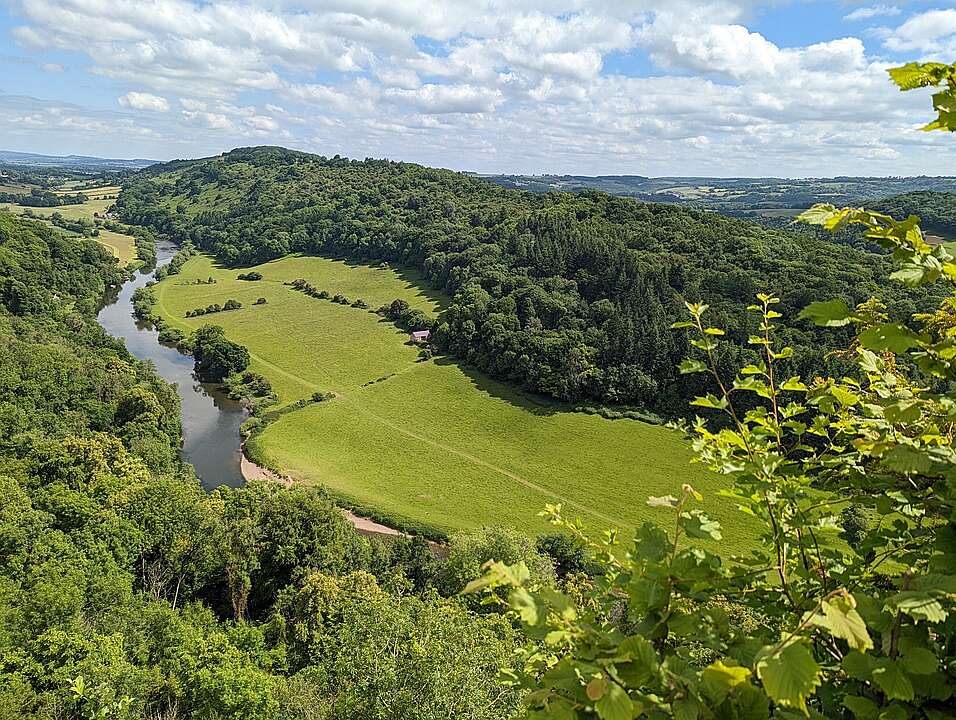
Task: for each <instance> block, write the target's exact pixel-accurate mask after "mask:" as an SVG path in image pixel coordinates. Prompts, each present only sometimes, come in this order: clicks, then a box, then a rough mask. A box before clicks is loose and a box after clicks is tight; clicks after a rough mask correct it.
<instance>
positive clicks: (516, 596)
mask: <svg viewBox="0 0 956 720" xmlns="http://www.w3.org/2000/svg"><path fill="white" fill-rule="evenodd" d="M508 605H510V606H511V609H512V610H514V611H515V612H516V613H518V617H520V618H521V621H522V622H523V623H525V624H526V625H538V624H539V623H541V622H542V621H543V620H544V619H545V618H546V617H547V609H546V608H544V607H543V606H542V604H541V603H540V602H538V600H537V598H535V597H534V595H532V594H531V593H529V592H528V591H527V590H525V589H524V588H523V587H519V588H515V589H514V590H512V591H511V592H510V593H509V595H508Z"/></svg>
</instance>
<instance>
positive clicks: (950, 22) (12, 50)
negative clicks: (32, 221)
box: [0, 0, 956, 177]
mask: <svg viewBox="0 0 956 720" xmlns="http://www.w3.org/2000/svg"><path fill="white" fill-rule="evenodd" d="M910 60H924V61H925V60H937V61H943V62H953V61H956V0H885V1H879V2H870V1H869V0H867V1H866V2H859V1H856V0H853V1H851V0H846V1H841V0H819V1H817V0H791V1H787V0H769V1H768V0H763V1H760V0H703V1H693V0H592V1H590V2H583V1H582V0H322V1H320V0H298V1H297V2H287V1H286V0H274V1H272V2H247V1H241V0H198V1H194V0H0V149H5V150H18V151H24V152H40V153H47V154H82V155H99V156H104V157H120V158H133V157H140V158H150V159H157V160H167V159H172V158H188V157H202V156H209V155H215V154H218V153H221V152H224V151H227V150H230V149H232V148H234V147H240V146H248V145H283V146H286V147H291V148H296V149H300V150H305V151H308V152H314V153H318V154H322V155H328V156H331V155H335V154H339V155H343V156H347V157H353V158H365V157H376V158H381V157H387V158H390V159H394V160H406V161H411V162H420V163H424V164H427V165H434V166H439V167H447V168H453V169H457V170H470V171H476V172H483V173H496V172H501V173H536V174H540V173H557V174H586V175H600V174H631V175H710V176H725V177H726V176H777V177H781V176H782V177H822V176H833V175H918V174H925V175H941V174H948V175H952V174H956V137H953V136H952V135H951V134H948V133H939V132H937V133H925V132H921V131H920V129H919V128H920V127H921V126H922V125H923V124H925V123H926V122H928V121H929V120H930V119H931V118H932V108H931V99H930V93H929V91H913V92H908V93H905V94H903V93H900V92H899V91H898V90H897V89H896V88H895V87H894V86H893V85H892V84H891V83H890V82H889V80H888V77H887V74H886V69H887V68H888V67H892V66H894V65H898V64H902V63H904V62H907V61H910Z"/></svg>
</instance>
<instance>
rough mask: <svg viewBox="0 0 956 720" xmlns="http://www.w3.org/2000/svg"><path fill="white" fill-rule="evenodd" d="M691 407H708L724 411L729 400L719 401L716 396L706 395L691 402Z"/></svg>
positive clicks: (722, 399)
mask: <svg viewBox="0 0 956 720" xmlns="http://www.w3.org/2000/svg"><path fill="white" fill-rule="evenodd" d="M690 404H691V405H696V406H697V407H706V408H714V409H715V410H723V409H724V408H726V407H727V398H721V399H719V400H718V399H717V397H716V396H715V395H706V396H704V397H696V398H694V399H693V400H691V401H690Z"/></svg>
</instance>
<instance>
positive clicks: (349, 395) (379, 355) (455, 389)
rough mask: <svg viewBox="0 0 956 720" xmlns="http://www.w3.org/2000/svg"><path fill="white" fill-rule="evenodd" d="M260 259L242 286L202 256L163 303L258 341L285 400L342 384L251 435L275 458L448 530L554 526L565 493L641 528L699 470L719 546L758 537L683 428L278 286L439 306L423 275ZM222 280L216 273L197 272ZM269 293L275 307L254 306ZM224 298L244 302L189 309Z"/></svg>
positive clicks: (260, 367)
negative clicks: (464, 358) (488, 365)
mask: <svg viewBox="0 0 956 720" xmlns="http://www.w3.org/2000/svg"><path fill="white" fill-rule="evenodd" d="M256 269H257V270H259V271H260V272H261V273H262V274H263V276H264V279H263V280H261V281H258V282H245V281H240V280H236V279H235V278H236V275H237V274H238V272H239V271H237V270H227V269H223V268H220V267H218V266H217V265H215V264H214V263H213V262H212V261H211V260H210V259H209V258H207V257H204V256H200V257H196V258H192V259H191V260H189V261H188V262H187V263H186V265H185V266H184V268H183V271H182V273H180V274H179V275H175V276H172V277H169V278H167V279H166V280H164V281H163V282H162V283H160V284H159V285H158V288H157V307H156V309H157V310H158V311H159V312H160V313H161V314H162V315H163V316H164V317H166V318H167V319H168V320H169V322H170V323H171V324H172V325H173V326H176V327H179V328H181V329H184V330H185V329H193V328H196V327H198V326H199V325H201V324H203V323H205V322H210V323H215V324H218V325H222V327H223V328H225V330H226V332H227V334H228V335H229V337H231V338H232V339H234V340H236V341H237V342H241V343H243V344H244V345H246V346H247V347H248V348H249V351H250V353H251V354H252V358H253V369H255V370H257V371H259V372H262V373H263V374H264V375H266V376H268V377H269V379H270V380H271V381H272V382H273V385H274V387H275V389H276V390H277V392H278V393H279V396H280V402H282V403H289V402H291V401H294V400H298V399H301V398H304V397H309V396H310V395H311V394H312V393H313V392H315V391H317V390H321V391H333V392H335V393H336V395H337V397H336V398H335V399H333V400H327V401H323V402H321V403H317V404H311V405H309V406H307V407H305V408H303V409H299V410H295V411H293V412H289V413H287V414H285V415H283V416H282V417H280V418H279V419H278V420H276V421H275V422H273V423H272V424H271V425H269V426H268V427H267V429H266V430H265V431H264V432H263V433H261V434H260V435H258V436H256V437H255V438H254V439H253V440H252V441H251V442H252V448H251V449H252V451H253V453H254V454H255V455H256V456H257V457H258V458H260V459H263V460H264V461H265V462H266V463H267V464H269V465H270V466H272V467H276V468H278V469H281V470H282V471H283V472H284V473H287V474H289V475H291V476H292V477H293V478H295V479H296V480H299V481H302V482H307V483H321V484H324V485H325V486H327V487H329V488H330V489H331V490H333V491H334V492H336V493H338V494H340V495H343V496H346V497H347V498H349V499H350V500H352V501H354V502H356V503H358V504H361V505H364V506H370V507H374V508H377V509H379V510H380V511H382V512H383V513H385V514H386V515H391V516H393V517H399V518H402V519H407V520H411V521H414V522H418V523H424V524H427V525H430V526H433V527H436V528H440V529H442V530H455V529H460V528H471V527H476V526H481V525H488V524H505V525H510V526H513V527H517V528H520V529H523V530H526V531H529V532H538V531H542V530H544V529H546V527H547V525H546V524H545V523H544V522H543V521H542V520H541V519H540V518H538V517H536V513H537V512H538V511H539V510H540V509H541V508H543V506H544V505H545V504H546V503H557V502H561V503H564V506H565V508H566V509H567V510H568V511H569V512H570V513H571V514H573V515H578V516H580V517H582V518H583V519H584V520H585V521H586V522H587V523H588V524H589V525H591V526H593V527H601V528H605V527H609V526H616V527H621V528H625V529H631V528H633V527H635V526H636V525H638V524H640V523H641V522H643V521H644V520H647V519H657V520H664V518H665V517H666V513H665V512H664V511H662V510H653V509H651V508H649V507H648V506H647V505H646V499H647V497H648V496H649V495H662V494H677V493H678V492H679V489H680V486H681V484H682V483H685V482H688V483H691V484H692V485H694V486H695V487H697V488H698V489H699V490H701V491H702V492H704V494H705V495H706V496H707V498H708V499H707V503H708V505H709V506H710V508H711V509H712V511H713V513H714V515H715V516H717V517H718V518H720V519H723V520H725V521H727V522H726V523H725V540H724V542H723V543H722V544H721V547H722V548H729V549H737V548H740V547H742V546H743V545H744V543H746V542H747V540H748V537H749V533H748V529H747V527H746V525H745V524H743V523H742V522H741V519H742V516H741V515H740V514H739V513H738V512H737V511H735V510H734V509H733V508H732V505H731V504H730V503H728V502H726V501H724V500H722V499H720V498H717V497H716V496H715V493H716V490H717V489H719V488H720V487H721V486H722V481H721V478H719V477H717V476H715V475H712V474H710V473H707V472H705V471H704V470H703V469H701V468H700V467H699V466H694V465H690V464H689V460H690V457H691V454H690V451H689V448H688V447H687V445H686V443H685V442H684V440H683V439H682V438H681V436H680V435H678V434H677V433H675V432H673V431H671V430H667V429H665V428H661V427H657V426H653V425H648V424H644V423H640V422H637V421H634V420H606V419H604V418H601V417H599V416H595V415H587V414H584V413H576V412H569V411H566V410H564V409H563V408H560V407H557V406H554V405H551V404H549V403H544V402H541V401H536V400H535V399H533V398H528V397H526V396H524V395H523V394H521V393H519V392H516V391H515V390H514V389H512V388H510V387H508V386H505V385H502V384H501V383H497V382H495V381H492V380H490V379H488V378H486V377H484V376H482V375H480V374H478V373H475V372H471V371H468V370H465V369H462V368H461V367H460V366H459V365H457V364H456V363H453V362H450V361H449V360H447V359H438V360H429V361H424V362H421V361H418V353H417V350H416V349H415V348H414V347H410V346H409V345H407V344H405V339H406V337H405V334H404V333H402V332H400V331H398V330H397V329H396V328H395V327H394V326H393V325H392V324H390V323H387V322H385V321H383V320H382V319H381V318H379V317H378V316H377V315H375V314H373V313H370V312H369V311H367V310H359V309H356V308H351V307H345V306H341V305H336V304H334V303H332V302H329V301H327V300H317V299H314V298H310V297H308V296H306V295H304V294H302V293H299V292H296V291H294V290H293V289H291V288H289V287H287V286H284V285H283V284H282V282H284V281H288V280H292V279H295V278H297V277H302V278H305V279H307V280H308V281H309V282H310V283H312V284H313V285H314V286H315V287H317V288H319V289H327V290H329V291H330V292H332V293H336V292H340V293H343V294H345V295H347V296H348V297H349V298H350V299H355V298H359V297H361V298H363V299H365V300H366V302H368V304H369V305H370V306H371V307H372V308H375V307H377V306H378V305H380V304H382V303H385V302H388V301H390V300H392V299H394V298H396V297H403V298H405V299H406V300H408V301H409V302H410V303H411V304H412V305H413V306H416V307H419V308H421V309H423V310H426V311H434V310H435V309H436V308H437V306H438V304H439V303H441V301H442V298H440V297H436V296H432V297H428V296H426V295H425V294H423V293H422V292H421V291H420V290H419V287H420V285H419V284H418V283H417V282H416V280H417V278H415V277H414V276H411V275H404V276H400V275H399V274H398V273H396V272H395V271H394V270H391V269H386V268H371V267H366V266H354V265H347V264H346V263H344V262H341V261H334V260H328V259H323V258H315V257H290V258H284V259H282V260H278V261H274V262H271V263H267V264H264V265H260V266H257V267H256ZM210 276H212V277H214V278H215V279H216V280H217V282H216V284H214V285H197V284H195V282H194V281H195V280H196V279H205V278H208V277H210ZM260 296H261V297H265V298H266V299H267V301H268V302H267V304H266V305H263V306H255V307H253V306H251V303H252V302H253V301H254V300H255V299H256V298H257V297H260ZM228 298H236V299H237V300H239V301H241V302H242V303H243V308H242V309H240V310H238V311H232V312H223V313H217V314H215V315H207V316H204V317H199V318H185V317H184V314H185V312H186V311H187V310H190V309H192V308H195V307H200V306H205V305H208V304H209V303H212V302H218V303H220V304H221V303H223V302H224V301H225V300H226V299H228ZM382 377H387V379H385V380H382V381H380V382H374V383H372V384H369V385H366V383H369V382H370V381H374V380H376V379H378V378H382ZM363 386H364V387H363Z"/></svg>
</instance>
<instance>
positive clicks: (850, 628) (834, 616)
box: [811, 595, 873, 650]
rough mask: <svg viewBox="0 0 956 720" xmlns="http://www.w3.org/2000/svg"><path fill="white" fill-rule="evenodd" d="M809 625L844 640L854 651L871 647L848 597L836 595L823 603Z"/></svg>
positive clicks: (871, 643) (868, 637)
mask: <svg viewBox="0 0 956 720" xmlns="http://www.w3.org/2000/svg"><path fill="white" fill-rule="evenodd" d="M811 623H813V624H814V625H816V626H817V627H822V628H824V629H826V630H829V631H830V634H831V635H833V636H834V637H838V638H841V639H843V640H846V641H847V643H849V645H850V647H852V648H854V649H856V650H869V649H870V648H872V647H873V641H872V640H870V634H869V633H868V632H867V630H866V623H865V622H863V618H862V617H860V614H859V613H858V612H857V611H856V604H855V603H854V602H853V601H851V599H850V598H848V597H844V596H840V595H838V596H836V597H834V598H831V599H830V600H827V601H826V602H824V603H823V604H822V606H821V612H820V613H817V614H815V615H814V616H813V618H811Z"/></svg>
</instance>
